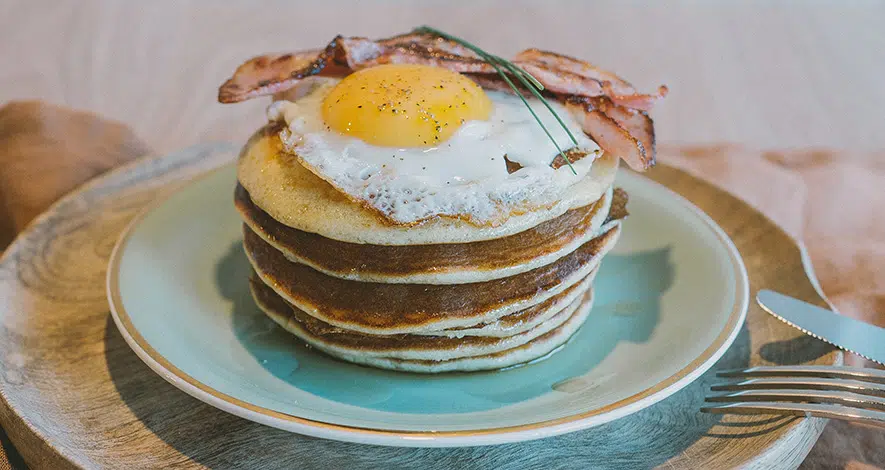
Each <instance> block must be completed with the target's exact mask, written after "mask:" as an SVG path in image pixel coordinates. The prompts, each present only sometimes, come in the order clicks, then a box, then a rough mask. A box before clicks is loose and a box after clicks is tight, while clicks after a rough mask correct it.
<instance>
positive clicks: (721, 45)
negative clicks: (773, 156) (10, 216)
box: [0, 0, 885, 151]
mask: <svg viewBox="0 0 885 470" xmlns="http://www.w3.org/2000/svg"><path fill="white" fill-rule="evenodd" d="M49 3H51V4H52V5H51V6H50V5H49ZM253 3H254V4H253ZM257 3H258V2H247V1H234V0H226V1H210V0H202V1H190V2H185V1H181V2H172V1H122V0H120V1H59V2H39V1H38V2H35V1H30V0H3V1H2V2H0V102H4V101H7V100H10V99H13V98H17V99H21V98H28V97H31V98H42V99H45V100H48V101H50V102H53V103H57V104H67V105H69V106H73V107H76V108H85V109H90V110H93V111H96V112H98V113H100V114H102V115H104V116H108V117H112V118H116V119H119V120H121V121H123V122H126V123H128V124H130V125H131V126H132V127H133V128H134V129H135V132H136V133H137V134H138V135H139V136H141V137H142V138H143V139H145V140H146V141H147V142H148V143H149V144H150V145H151V146H152V147H154V148H155V149H157V150H160V151H165V150H172V149H175V148H178V147H181V146H184V145H187V144H191V143H196V142H200V141H205V140H207V139H240V138H243V137H245V136H247V135H248V134H249V133H250V130H251V129H253V128H254V127H255V125H256V123H257V122H258V119H260V116H261V114H260V113H261V111H262V108H263V106H264V103H262V102H257V101H256V102H250V103H247V104H243V105H220V104H217V103H216V102H215V94H216V90H217V86H218V85H219V84H220V83H221V82H222V81H223V80H224V79H225V78H227V77H228V75H229V74H230V73H231V72H232V71H233V68H234V67H235V66H236V65H238V64H239V63H240V62H241V61H242V60H243V59H245V58H247V57H250V56H252V55H256V54H259V53H263V52H268V51H282V50H293V49H294V50H297V49H301V48H308V47H316V46H319V45H323V44H325V43H326V42H327V41H328V40H330V39H331V38H332V37H333V36H334V35H335V34H337V33H344V34H349V35H367V36H384V35H391V34H394V33H398V32H402V31H404V30H407V29H409V28H411V27H413V26H415V25H420V24H422V23H429V24H432V25H434V26H437V27H439V28H441V29H444V30H446V31H449V32H451V33H454V34H458V35H461V36H463V37H465V38H469V39H471V40H473V41H475V42H477V43H479V44H481V45H482V46H484V47H485V48H486V49H490V50H492V51H495V52H499V53H501V54H503V55H506V54H510V53H513V52H516V51H518V50H520V49H522V48H526V47H529V46H537V47H541V48H548V49H553V50H557V51H561V52H565V53H569V54H573V55H576V56H578V57H581V58H585V59H588V60H590V61H593V62H596V63H597V64H598V65H601V66H604V67H607V68H610V69H612V70H616V71H617V72H618V73H620V74H622V75H623V76H625V77H627V78H628V79H629V80H631V81H633V82H634V84H636V85H637V86H640V87H641V88H643V89H647V90H652V89H653V87H654V86H656V85H658V84H659V83H666V84H667V85H669V86H670V89H671V95H670V96H669V97H668V98H667V100H665V102H664V103H662V104H661V106H660V107H659V109H658V110H656V112H655V115H654V117H655V120H656V124H657V130H658V136H659V139H660V141H662V142H670V143H673V142H679V143H701V142H703V143H708V142H717V143H718V142H722V141H728V142H741V143H748V144H750V145H752V146H754V147H757V148H775V147H777V148H783V147H794V146H803V147H809V146H815V147H820V146H824V147H833V148H850V149H860V150H870V149H881V148H885V132H883V130H885V129H883V126H885V116H883V110H885V85H883V84H885V32H883V26H882V24H883V20H885V2H848V1H846V2H835V1H833V2H829V3H828V2H818V1H815V2H805V1H793V2H779V3H778V5H777V6H766V4H765V3H768V2H765V3H763V2H759V1H757V2H737V1H732V2H715V3H712V2H711V3H708V4H706V5H704V4H700V2H669V1H668V2H649V5H641V3H642V2H629V4H628V2H580V1H555V2H554V1H542V0H533V1H514V2H489V1H481V0H470V1H455V0H449V1H423V2H405V1H363V2H357V1H342V0H325V1H321V2H304V1H295V0H285V1H273V2H264V3H262V5H263V6H256V4H257ZM591 4H592V5H591Z"/></svg>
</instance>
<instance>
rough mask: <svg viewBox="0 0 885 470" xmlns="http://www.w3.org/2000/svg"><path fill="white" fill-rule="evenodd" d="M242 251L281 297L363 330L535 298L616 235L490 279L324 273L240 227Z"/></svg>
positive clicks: (407, 329)
mask: <svg viewBox="0 0 885 470" xmlns="http://www.w3.org/2000/svg"><path fill="white" fill-rule="evenodd" d="M243 231H244V242H243V245H244V247H245V251H246V255H247V257H248V258H249V261H250V263H251V264H252V267H253V269H254V270H255V272H256V273H257V274H258V276H259V277H260V278H261V280H262V281H263V282H264V283H265V284H267V285H268V286H270V287H271V288H273V289H274V291H276V292H277V294H279V295H280V296H282V297H283V298H284V299H285V300H286V301H287V302H289V303H291V304H292V305H294V306H296V307H297V308H299V309H301V310H303V311H305V312H307V313H308V314H310V315H311V316H313V317H315V318H318V319H320V320H322V321H323V322H326V323H328V324H331V325H334V326H337V327H340V328H344V329H347V330H353V331H358V332H362V333H369V334H394V333H415V332H421V331H437V330H443V329H449V328H457V327H463V326H471V325H476V324H478V323H483V322H489V321H494V320H495V319H498V318H500V317H502V316H504V315H508V314H511V313H514V312H517V311H519V310H522V309H525V308H528V307H531V306H533V305H537V304H539V303H541V302H544V301H545V300H547V299H549V298H551V297H553V296H554V295H556V294H558V293H560V292H563V291H564V290H565V289H567V288H568V287H569V286H571V285H573V284H576V283H578V282H580V280H581V279H583V278H584V277H586V276H587V275H588V274H589V273H590V272H591V271H593V270H594V269H595V268H596V266H598V264H599V261H600V260H601V259H602V257H603V256H604V255H605V254H606V253H608V251H609V250H611V248H612V247H613V246H614V244H615V243H616V242H617V239H618V236H619V235H620V222H619V221H614V222H611V223H610V225H609V228H608V229H607V230H606V231H605V232H604V233H602V234H601V235H600V236H598V237H596V238H593V239H592V240H590V241H588V242H586V243H584V244H583V245H581V246H580V247H579V248H578V249H576V250H575V251H573V252H572V253H570V254H568V255H567V256H564V257H562V258H560V259H559V260H557V261H555V262H553V263H551V264H548V265H546V266H541V267H539V268H535V269H533V270H531V271H527V272H524V273H521V274H517V275H514V276H510V277H507V278H504V279H496V280H492V281H485V282H477V283H468V284H454V285H431V284H384V283H372V282H357V281H349V280H345V279H339V278H335V277H331V276H327V275H325V274H323V273H321V272H319V271H317V270H315V269H313V268H310V267H309V266H306V265H303V264H299V263H293V262H291V261H289V260H287V259H286V257H285V256H284V255H283V254H282V253H280V252H279V251H277V250H276V249H275V248H273V247H272V246H271V245H269V244H267V243H266V242H264V240H262V239H261V237H260V236H258V235H256V234H255V233H254V232H252V230H251V229H249V228H248V226H244V230H243Z"/></svg>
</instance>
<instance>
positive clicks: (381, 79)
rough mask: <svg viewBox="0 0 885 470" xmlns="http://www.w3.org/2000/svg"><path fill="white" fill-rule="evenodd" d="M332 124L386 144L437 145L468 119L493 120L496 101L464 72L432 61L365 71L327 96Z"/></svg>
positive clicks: (326, 112) (327, 112) (325, 108)
mask: <svg viewBox="0 0 885 470" xmlns="http://www.w3.org/2000/svg"><path fill="white" fill-rule="evenodd" d="M322 112H323V120H324V121H325V122H326V125H327V126H329V127H330V128H331V129H333V130H335V131H338V132H340V133H342V134H346V135H350V136H353V137H356V138H358V139H361V140H363V141H364V142H366V143H369V144H372V145H378V146H384V147H434V146H436V145H437V144H439V143H440V142H443V141H445V140H446V139H448V138H449V137H451V136H452V134H453V133H454V132H455V131H456V130H457V129H458V127H459V126H460V125H461V124H463V123H464V122H465V121H470V120H487V119H488V118H489V115H490V114H491V112H492V102H491V100H489V97H488V96H486V94H485V92H483V90H482V88H480V87H479V86H477V85H476V84H475V83H473V81H471V80H470V79H469V78H467V77H465V76H464V75H461V74H460V73H457V72H453V71H451V70H447V69H444V68H440V67H433V66H429V65H405V64H402V65H401V64H390V65H379V66H376V67H371V68H367V69H364V70H360V71H358V72H355V73H353V74H351V75H348V76H347V77H345V78H344V79H343V80H341V82H339V83H338V84H337V85H335V87H334V88H332V90H330V92H329V94H328V95H327V96H326V98H325V99H324V100H323V106H322Z"/></svg>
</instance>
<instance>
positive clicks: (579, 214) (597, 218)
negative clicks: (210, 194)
mask: <svg viewBox="0 0 885 470" xmlns="http://www.w3.org/2000/svg"><path fill="white" fill-rule="evenodd" d="M618 194H619V195H620V194H621V193H618ZM234 202H235V203H236V206H237V210H238V211H239V212H240V215H242V217H243V220H244V222H246V224H247V225H249V228H251V229H252V231H253V232H255V233H256V234H257V235H259V236H261V238H263V239H264V241H266V242H267V243H269V244H271V245H273V246H274V248H276V249H278V250H280V251H281V252H283V254H285V255H286V258H288V259H290V260H292V261H297V262H299V263H302V264H306V265H308V266H310V267H312V268H314V269H316V270H317V271H321V272H323V273H325V274H328V275H330V276H334V277H338V278H342V279H350V280H354V281H364V282H386V283H413V284H463V283H467V282H481V281H488V280H491V279H500V278H502V277H507V276H512V275H514V274H519V273H522V272H525V271H529V270H532V269H534V268H537V267H539V266H543V265H545V264H549V263H551V262H553V261H555V260H557V259H559V258H561V257H563V256H565V255H567V254H568V253H571V252H572V251H574V250H575V249H576V248H577V247H578V246H580V245H582V244H583V243H584V242H586V241H588V240H590V239H591V238H593V237H594V236H596V235H598V233H599V229H600V228H601V227H602V224H603V221H604V220H605V219H606V218H607V217H608V214H609V209H610V207H611V205H612V191H611V190H609V191H608V192H606V194H604V195H603V197H602V198H601V199H600V200H598V201H596V202H595V203H593V204H590V205H588V206H584V207H579V208H576V209H571V210H569V211H568V212H566V213H565V214H563V215H561V216H559V217H557V218H555V219H551V220H548V221H546V222H543V223H541V224H538V225H536V226H535V227H532V228H530V229H528V230H525V231H522V232H519V233H517V234H514V235H510V236H507V237H502V238H497V239H494V240H486V241H480V242H474V243H445V244H435V245H405V246H401V245H394V246H390V245H370V244H360V243H347V242H342V241H338V240H331V239H329V238H325V237H322V236H319V235H317V234H314V233H308V232H303V231H301V230H297V229H294V228H292V227H288V226H286V225H283V224H281V223H279V222H277V221H276V220H274V219H273V218H272V217H270V216H269V215H268V214H267V213H266V212H264V211H262V210H261V209H260V208H259V207H257V206H256V205H255V204H254V203H253V202H252V200H251V198H250V197H249V194H248V193H247V192H246V190H245V188H243V187H242V186H240V185H237V189H236V191H235V196H234Z"/></svg>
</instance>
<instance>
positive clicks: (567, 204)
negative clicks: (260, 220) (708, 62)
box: [237, 124, 618, 245]
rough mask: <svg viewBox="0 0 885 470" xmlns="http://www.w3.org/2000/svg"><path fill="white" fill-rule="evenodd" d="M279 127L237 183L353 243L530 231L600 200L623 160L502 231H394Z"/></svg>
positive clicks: (285, 219)
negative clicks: (321, 173)
mask: <svg viewBox="0 0 885 470" xmlns="http://www.w3.org/2000/svg"><path fill="white" fill-rule="evenodd" d="M279 130H280V126H279V124H268V125H267V126H265V127H263V128H261V129H259V130H258V132H256V133H255V134H254V135H253V136H252V137H251V138H250V139H249V141H248V142H247V143H246V146H245V147H244V148H243V150H242V152H241V154H240V160H239V165H238V169H237V179H238V180H239V182H240V184H241V185H242V186H243V187H244V188H245V189H246V191H248V193H249V196H250V197H251V199H252V201H253V202H254V203H255V205H256V206H258V207H260V208H261V209H262V210H263V211H264V212H266V213H267V214H269V215H270V216H271V217H273V218H274V219H275V220H277V221H278V222H280V223H282V224H284V225H287V226H289V227H292V228H295V229H298V230H302V231H304V232H310V233H315V234H318V235H321V236H323V237H326V238H331V239H333V240H339V241H344V242H350V243H369V244H374V245H416V244H425V245H426V244H438V243H469V242H475V241H482V240H492V239H495V238H501V237H505V236H508V235H513V234H515V233H519V232H522V231H524V230H527V229H530V228H532V227H534V226H536V225H538V224H540V223H542V222H545V221H547V220H551V219H554V218H556V217H559V216H561V215H562V214H564V213H566V212H567V211H568V210H569V209H574V208H577V207H582V206H587V205H589V204H591V203H593V202H594V201H596V200H598V199H600V198H601V197H602V196H603V194H605V192H606V191H608V189H609V187H610V186H611V185H612V183H613V181H614V177H615V173H616V170H617V167H618V159H617V158H615V157H613V156H610V155H603V156H602V157H600V158H599V159H597V160H596V161H595V162H594V164H593V168H592V169H591V170H590V173H589V175H588V176H587V177H586V178H584V179H583V180H581V181H580V182H578V183H576V184H575V185H574V186H573V187H572V188H571V190H570V191H569V193H568V195H567V196H566V197H565V198H564V199H563V200H561V201H560V202H559V203H557V204H554V205H553V206H551V207H548V208H541V209H537V210H534V211H530V212H526V213H522V214H516V215H512V216H511V217H509V218H508V219H507V220H506V221H505V222H503V223H502V224H500V225H497V226H477V225H472V224H470V223H468V222H465V221H461V220H457V219H451V218H445V217H440V218H436V219H433V220H429V221H426V222H424V223H421V224H419V225H416V226H402V225H391V224H390V223H389V222H387V221H385V220H384V219H383V218H382V217H381V216H379V215H378V214H376V213H374V212H372V211H370V210H368V209H365V208H363V207H362V206H360V205H359V204H357V203H355V202H352V201H350V200H349V199H348V198H347V197H346V196H345V195H344V194H342V193H340V192H339V191H337V190H336V189H335V188H334V187H332V186H331V185H330V184H328V183H326V182H325V181H323V180H322V179H320V178H319V177H317V176H316V175H314V174H313V173H311V172H310V171H309V170H307V169H306V168H304V167H303V166H301V164H300V163H298V160H297V158H296V157H295V156H293V155H290V154H287V153H286V152H284V151H283V145H282V143H281V141H280V138H279V135H278V134H279Z"/></svg>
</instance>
